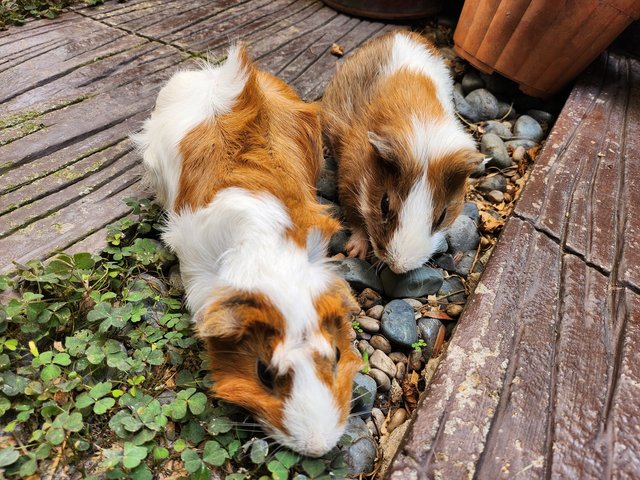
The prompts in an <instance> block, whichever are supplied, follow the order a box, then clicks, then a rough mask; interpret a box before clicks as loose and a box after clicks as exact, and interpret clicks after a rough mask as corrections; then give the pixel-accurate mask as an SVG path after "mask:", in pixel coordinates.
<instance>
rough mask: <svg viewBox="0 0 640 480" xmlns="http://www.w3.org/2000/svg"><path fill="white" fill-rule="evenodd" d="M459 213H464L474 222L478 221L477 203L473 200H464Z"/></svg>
mask: <svg viewBox="0 0 640 480" xmlns="http://www.w3.org/2000/svg"><path fill="white" fill-rule="evenodd" d="M460 215H465V216H467V217H469V218H470V219H471V220H473V221H474V222H476V223H477V222H478V221H480V211H479V210H478V205H476V204H475V203H473V202H466V203H465V204H464V206H463V207H462V213H461V214H460Z"/></svg>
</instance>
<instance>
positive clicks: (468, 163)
mask: <svg viewBox="0 0 640 480" xmlns="http://www.w3.org/2000/svg"><path fill="white" fill-rule="evenodd" d="M452 92H453V80H452V78H451V75H450V73H449V70H448V69H447V67H446V65H445V63H444V61H443V59H442V58H441V56H440V55H439V53H438V52H437V50H436V49H435V47H434V46H432V45H431V44H430V43H429V42H427V40H426V39H424V38H423V37H421V36H420V35H418V34H416V33H412V32H407V31H394V32H390V33H388V34H385V35H382V36H380V37H377V38H374V39H372V40H370V41H369V42H367V43H366V44H365V45H363V46H362V47H361V48H360V49H359V50H357V51H356V52H355V53H354V54H353V55H352V56H351V57H349V58H347V59H346V60H345V61H344V63H343V64H342V65H341V66H340V67H339V68H338V70H337V72H336V74H335V75H334V76H333V78H332V79H331V80H330V82H329V84H328V86H327V88H326V90H325V92H324V95H323V97H322V100H321V110H320V118H321V122H322V128H323V133H324V136H325V139H326V141H327V143H328V144H329V146H330V148H331V150H332V151H333V154H334V156H335V159H336V162H337V164H338V171H337V172H338V194H339V197H340V203H341V204H342V206H343V209H344V214H345V217H346V220H347V222H348V223H349V226H350V228H351V233H352V234H351V237H350V239H349V241H348V243H347V246H346V249H347V253H348V254H349V255H350V256H357V257H360V258H365V257H366V256H367V255H368V253H369V243H370V244H371V247H372V248H373V252H374V253H375V255H376V256H377V257H378V258H379V259H380V260H382V261H384V262H385V263H386V264H387V265H388V266H389V267H390V268H391V270H393V271H394V272H396V273H403V272H406V271H409V270H412V269H415V268H417V267H419V266H421V265H422V264H424V263H425V262H426V261H427V260H429V258H430V257H431V255H432V254H433V251H434V246H435V245H434V243H435V242H434V235H436V234H437V233H438V232H441V231H442V230H443V229H445V228H446V227H447V226H449V225H450V224H451V223H452V222H453V221H454V220H455V218H456V217H457V216H458V214H459V213H460V211H461V209H462V205H463V201H464V187H465V183H466V179H467V177H468V176H469V175H470V174H471V173H472V172H473V171H474V170H475V168H476V167H477V166H478V164H479V163H480V162H481V161H482V159H483V156H482V155H481V154H480V153H478V152H477V149H476V144H475V141H474V139H473V137H472V136H471V135H469V134H468V133H466V132H465V130H464V129H463V127H462V125H461V124H460V123H459V121H458V119H457V118H456V115H455V111H454V106H453V93H452Z"/></svg>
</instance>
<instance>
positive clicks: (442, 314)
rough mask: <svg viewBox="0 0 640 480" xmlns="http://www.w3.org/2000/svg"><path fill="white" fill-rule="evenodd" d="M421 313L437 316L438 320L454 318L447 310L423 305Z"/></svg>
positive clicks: (432, 316)
mask: <svg viewBox="0 0 640 480" xmlns="http://www.w3.org/2000/svg"><path fill="white" fill-rule="evenodd" d="M420 314H421V315H422V316H423V317H429V318H437V319H438V320H453V318H451V317H450V316H449V315H447V312H443V311H442V310H429V308H428V307H422V308H421V309H420Z"/></svg>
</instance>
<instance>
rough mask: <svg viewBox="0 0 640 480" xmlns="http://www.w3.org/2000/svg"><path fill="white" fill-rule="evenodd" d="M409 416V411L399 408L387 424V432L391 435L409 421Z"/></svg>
mask: <svg viewBox="0 0 640 480" xmlns="http://www.w3.org/2000/svg"><path fill="white" fill-rule="evenodd" d="M407 416H408V414H407V411H406V410H405V409H404V408H399V409H398V410H396V411H395V412H393V415H391V419H390V420H389V423H388V424H387V432H388V433H391V432H393V431H394V430H395V429H396V428H398V427H399V426H400V425H402V424H403V423H404V421H405V420H406V419H407Z"/></svg>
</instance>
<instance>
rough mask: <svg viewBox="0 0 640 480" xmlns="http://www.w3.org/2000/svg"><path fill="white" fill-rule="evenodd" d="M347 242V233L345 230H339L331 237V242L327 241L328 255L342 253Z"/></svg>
mask: <svg viewBox="0 0 640 480" xmlns="http://www.w3.org/2000/svg"><path fill="white" fill-rule="evenodd" d="M348 241H349V233H348V232H347V231H346V230H345V229H340V230H338V231H337V232H336V233H334V234H333V235H331V240H329V255H335V254H336V253H344V251H345V249H346V245H347V242H348Z"/></svg>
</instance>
